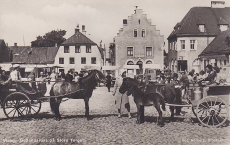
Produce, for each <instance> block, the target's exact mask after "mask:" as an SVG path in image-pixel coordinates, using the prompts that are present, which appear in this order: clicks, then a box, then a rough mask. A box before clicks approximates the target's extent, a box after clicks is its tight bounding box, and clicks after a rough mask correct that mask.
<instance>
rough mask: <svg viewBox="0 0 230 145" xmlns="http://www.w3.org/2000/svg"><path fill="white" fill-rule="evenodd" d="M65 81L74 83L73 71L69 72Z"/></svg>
mask: <svg viewBox="0 0 230 145" xmlns="http://www.w3.org/2000/svg"><path fill="white" fill-rule="evenodd" d="M65 80H66V82H72V81H73V75H72V72H71V70H69V71H68V73H67V74H66V77H65Z"/></svg>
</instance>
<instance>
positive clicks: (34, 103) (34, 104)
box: [30, 100, 42, 117]
mask: <svg viewBox="0 0 230 145" xmlns="http://www.w3.org/2000/svg"><path fill="white" fill-rule="evenodd" d="M41 106H42V102H41V100H31V112H30V114H31V116H32V117H34V116H36V115H37V114H38V113H39V112H40V110H41Z"/></svg>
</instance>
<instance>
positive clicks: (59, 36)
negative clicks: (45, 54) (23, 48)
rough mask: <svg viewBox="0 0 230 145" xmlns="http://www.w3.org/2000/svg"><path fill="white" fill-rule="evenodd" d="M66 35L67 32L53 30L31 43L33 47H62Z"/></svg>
mask: <svg viewBox="0 0 230 145" xmlns="http://www.w3.org/2000/svg"><path fill="white" fill-rule="evenodd" d="M65 34H66V31H65V30H61V29H60V30H57V31H56V30H52V31H51V32H48V33H46V34H45V35H44V36H38V37H37V39H36V40H34V41H32V42H31V46H32V47H54V46H55V44H56V43H57V45H60V44H61V43H63V42H64V41H65V40H66V39H65V38H64V37H63V36H64V35H65Z"/></svg>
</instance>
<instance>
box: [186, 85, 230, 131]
mask: <svg viewBox="0 0 230 145" xmlns="http://www.w3.org/2000/svg"><path fill="white" fill-rule="evenodd" d="M201 88H202V89H201V90H202V94H203V95H201V98H195V97H194V95H192V94H191V95H190V96H189V102H190V103H191V104H192V111H193V113H194V115H195V116H196V117H197V119H198V120H199V122H200V123H201V124H202V125H204V126H208V127H218V126H221V125H223V124H224V123H225V122H226V121H227V119H228V117H229V109H228V107H229V97H230V96H229V95H230V85H207V86H202V87H201ZM192 90H193V94H194V90H195V89H192ZM204 94H206V95H204Z"/></svg>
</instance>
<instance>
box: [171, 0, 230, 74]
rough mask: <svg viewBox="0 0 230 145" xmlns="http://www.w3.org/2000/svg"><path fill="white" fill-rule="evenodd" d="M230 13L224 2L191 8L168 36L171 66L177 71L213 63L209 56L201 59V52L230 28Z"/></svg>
mask: <svg viewBox="0 0 230 145" xmlns="http://www.w3.org/2000/svg"><path fill="white" fill-rule="evenodd" d="M229 14H230V8H229V7H225V2H224V1H212V2H211V7H193V8H191V9H190V10H189V12H188V13H187V14H186V15H185V17H184V18H183V19H182V21H181V22H179V23H177V24H176V25H175V27H174V30H173V32H172V33H171V34H170V35H169V37H168V66H169V68H170V69H171V70H174V71H184V70H188V71H189V70H191V69H195V70H196V71H197V72H199V71H200V70H203V69H204V66H206V65H207V64H209V63H210V62H209V59H207V58H199V54H201V52H202V51H203V50H204V49H205V48H206V47H207V46H208V45H209V44H210V43H211V42H212V40H213V39H214V38H215V37H216V36H217V35H219V34H220V33H221V32H222V31H225V30H227V29H228V28H229V24H230V15H229ZM217 61H219V60H217ZM218 63H219V62H218Z"/></svg>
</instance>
